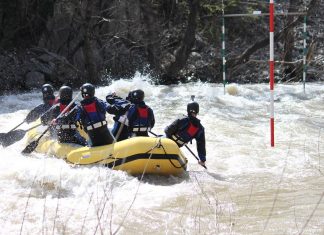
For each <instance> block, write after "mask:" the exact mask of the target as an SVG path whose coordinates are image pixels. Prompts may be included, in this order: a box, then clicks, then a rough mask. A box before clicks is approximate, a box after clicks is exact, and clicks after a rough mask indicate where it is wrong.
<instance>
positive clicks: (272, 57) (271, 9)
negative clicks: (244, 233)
mask: <svg viewBox="0 0 324 235" xmlns="http://www.w3.org/2000/svg"><path fill="white" fill-rule="evenodd" d="M269 14H270V20H269V29H270V61H269V70H270V71H269V72H270V73H269V77H270V135H271V147H274V91H273V88H274V0H270V5H269Z"/></svg>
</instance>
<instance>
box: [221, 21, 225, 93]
mask: <svg viewBox="0 0 324 235" xmlns="http://www.w3.org/2000/svg"><path fill="white" fill-rule="evenodd" d="M222 58H223V66H222V70H223V85H224V94H225V93H226V90H225V85H226V58H225V18H224V17H223V18H222Z"/></svg>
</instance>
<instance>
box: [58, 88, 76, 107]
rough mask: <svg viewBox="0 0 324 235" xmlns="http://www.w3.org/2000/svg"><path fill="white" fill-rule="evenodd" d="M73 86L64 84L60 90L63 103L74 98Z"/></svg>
mask: <svg viewBox="0 0 324 235" xmlns="http://www.w3.org/2000/svg"><path fill="white" fill-rule="evenodd" d="M72 93H73V92H72V88H71V87H69V86H62V87H61V88H60V90H59V96H60V101H61V102H63V103H66V102H70V101H71V100H72Z"/></svg>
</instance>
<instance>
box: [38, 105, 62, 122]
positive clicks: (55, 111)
mask: <svg viewBox="0 0 324 235" xmlns="http://www.w3.org/2000/svg"><path fill="white" fill-rule="evenodd" d="M59 114H60V107H59V106H58V105H55V106H54V107H53V108H51V109H50V110H49V111H48V112H45V113H44V114H43V115H42V116H41V117H40V118H41V122H42V124H44V125H48V124H49V122H50V121H52V120H53V119H54V118H56V117H57V116H58V115H59Z"/></svg>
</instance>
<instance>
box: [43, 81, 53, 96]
mask: <svg viewBox="0 0 324 235" xmlns="http://www.w3.org/2000/svg"><path fill="white" fill-rule="evenodd" d="M42 93H43V96H48V95H54V88H53V86H52V85H51V84H44V85H43V86H42Z"/></svg>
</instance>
